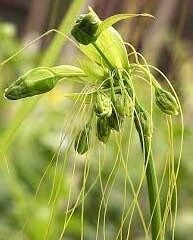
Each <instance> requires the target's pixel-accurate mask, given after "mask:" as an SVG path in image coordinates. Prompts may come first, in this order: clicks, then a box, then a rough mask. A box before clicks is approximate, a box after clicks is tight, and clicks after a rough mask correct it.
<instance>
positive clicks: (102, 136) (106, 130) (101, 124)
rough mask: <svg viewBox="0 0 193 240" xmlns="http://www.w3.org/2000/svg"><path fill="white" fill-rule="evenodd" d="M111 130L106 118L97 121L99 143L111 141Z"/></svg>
mask: <svg viewBox="0 0 193 240" xmlns="http://www.w3.org/2000/svg"><path fill="white" fill-rule="evenodd" d="M110 132H111V128H110V126H109V124H108V119H107V118H106V117H103V118H98V120H97V137H98V139H99V141H101V142H104V143H106V142H107V141H108V139H109V136H110Z"/></svg>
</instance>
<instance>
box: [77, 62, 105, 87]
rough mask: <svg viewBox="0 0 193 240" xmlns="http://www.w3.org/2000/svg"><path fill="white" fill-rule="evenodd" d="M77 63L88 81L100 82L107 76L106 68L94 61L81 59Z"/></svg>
mask: <svg viewBox="0 0 193 240" xmlns="http://www.w3.org/2000/svg"><path fill="white" fill-rule="evenodd" d="M79 63H80V66H81V68H82V70H83V71H84V73H85V74H86V75H87V76H88V77H87V79H88V82H91V83H96V82H102V81H104V80H105V79H106V78H107V77H108V71H107V69H105V68H103V67H101V66H99V65H98V64H96V62H93V61H90V60H89V61H88V60H86V59H83V60H81V61H79Z"/></svg>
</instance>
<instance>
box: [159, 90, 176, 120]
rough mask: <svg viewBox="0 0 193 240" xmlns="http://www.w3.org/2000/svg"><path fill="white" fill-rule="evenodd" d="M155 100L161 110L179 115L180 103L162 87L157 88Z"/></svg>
mask: <svg viewBox="0 0 193 240" xmlns="http://www.w3.org/2000/svg"><path fill="white" fill-rule="evenodd" d="M155 101H156V104H157V106H158V107H159V108H160V110H161V111H162V112H164V113H166V114H168V115H178V114H179V105H178V103H177V100H176V98H175V97H174V96H173V95H172V94H171V93H170V92H168V91H165V90H163V89H162V88H156V89H155Z"/></svg>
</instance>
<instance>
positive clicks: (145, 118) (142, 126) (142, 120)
mask: <svg viewBox="0 0 193 240" xmlns="http://www.w3.org/2000/svg"><path fill="white" fill-rule="evenodd" d="M135 110H136V112H135V116H134V122H135V127H136V129H137V131H138V133H139V134H140V135H141V134H142V135H143V136H144V137H151V136H152V132H153V126H152V125H151V122H150V116H149V113H148V112H147V111H145V110H144V109H142V108H141V107H136V109H135Z"/></svg>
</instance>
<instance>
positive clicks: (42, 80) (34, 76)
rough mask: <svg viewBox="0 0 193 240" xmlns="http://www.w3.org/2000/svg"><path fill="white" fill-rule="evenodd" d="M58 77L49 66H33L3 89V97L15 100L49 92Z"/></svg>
mask: <svg viewBox="0 0 193 240" xmlns="http://www.w3.org/2000/svg"><path fill="white" fill-rule="evenodd" d="M60 78H61V76H57V75H56V74H54V72H53V71H51V70H50V69H49V68H46V67H39V68H35V69H33V70H31V71H29V72H27V73H26V74H25V75H23V76H21V77H19V78H18V80H16V81H15V82H13V83H12V84H11V85H10V86H9V87H8V88H7V89H6V90H5V97H6V98H8V99H11V100H17V99H20V98H26V97H31V96H34V95H38V94H42V93H46V92H49V91H50V90H52V89H53V88H54V87H55V85H56V83H57V82H58V80H59V79H60Z"/></svg>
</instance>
